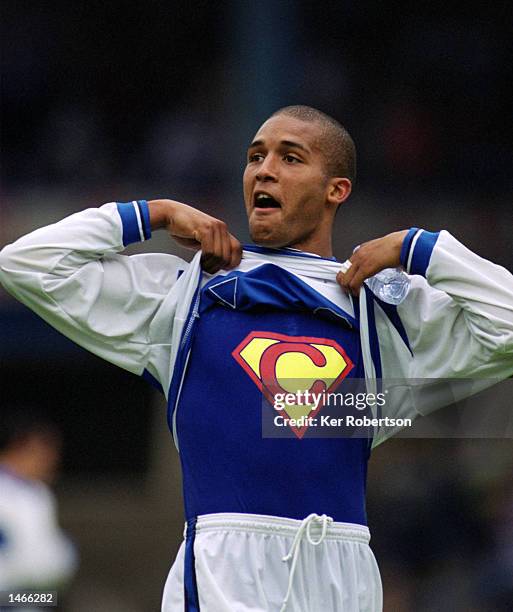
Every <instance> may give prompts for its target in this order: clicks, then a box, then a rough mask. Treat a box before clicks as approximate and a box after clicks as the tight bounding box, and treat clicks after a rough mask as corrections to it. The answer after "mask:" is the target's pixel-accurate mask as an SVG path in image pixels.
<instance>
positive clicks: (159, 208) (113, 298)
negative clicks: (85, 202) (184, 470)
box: [0, 200, 236, 386]
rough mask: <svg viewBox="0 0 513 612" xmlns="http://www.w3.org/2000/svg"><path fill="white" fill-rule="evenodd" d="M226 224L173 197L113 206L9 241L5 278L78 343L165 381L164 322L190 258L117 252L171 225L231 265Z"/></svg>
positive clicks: (216, 260) (1, 263)
mask: <svg viewBox="0 0 513 612" xmlns="http://www.w3.org/2000/svg"><path fill="white" fill-rule="evenodd" d="M219 224H222V222H218V221H217V220H216V219H213V218H212V217H209V216H208V215H205V214H204V213H201V212H200V211H196V210H195V209H193V208H191V207H188V206H186V205H185V204H180V203H178V202H173V201H171V200H155V201H152V202H149V203H147V202H145V201H144V200H142V201H137V202H136V201H134V202H129V203H126V204H117V203H110V204H105V205H104V206H101V207H100V208H90V209H87V210H84V211H82V212H79V213H76V214H74V215H71V216H69V217H67V218H65V219H63V220H62V221H60V222H58V223H55V224H53V225H49V226H47V227H43V228H41V229H38V230H36V231H34V232H32V233H30V234H28V235H27V236H23V237H22V238H20V239H19V240H17V241H16V242H15V243H13V244H11V245H8V246H6V247H5V248H4V249H3V250H2V251H1V252H0V282H1V283H2V284H3V285H4V287H5V288H6V289H7V290H8V291H9V292H10V293H11V294H12V295H13V296H14V297H15V298H17V299H18V300H20V301H21V302H23V303H24V304H26V305H27V306H28V307H29V308H31V309H32V310H34V311H35V312H36V313H37V314H38V315H40V316H41V317H42V318H43V319H44V320H45V321H47V322H48V323H49V324H50V325H52V326H53V327H55V328H56V329H58V330H59V331H60V332H62V333H63V334H64V335H66V336H67V337H69V338H70V339H71V340H73V341H74V342H76V343H77V344H79V345H80V346H83V347H84V348H86V349H87V350H89V351H91V352H93V353H95V354H96V355H98V356H100V357H102V358H104V359H106V360H108V361H110V362H112V363H115V364H116V365H118V366H120V367H123V368H124V369H126V370H129V371H131V372H133V373H136V374H139V375H140V374H142V373H143V372H144V370H147V371H148V372H149V373H150V374H152V376H154V377H155V378H157V380H159V382H161V384H163V386H164V384H165V383H166V382H167V380H162V378H163V377H165V376H166V373H167V366H168V363H166V360H167V356H168V354H169V351H170V345H169V343H170V334H169V335H168V336H162V334H161V327H160V325H159V321H161V320H163V319H166V325H165V329H168V330H169V329H170V326H171V325H172V315H173V312H174V310H173V299H175V304H176V303H177V302H178V301H179V300H180V299H181V297H180V296H181V294H182V292H181V290H180V287H179V286H177V285H180V283H179V282H178V283H177V280H178V278H179V276H180V274H181V273H182V272H183V271H184V270H185V269H186V268H187V266H188V264H187V263H186V262H185V261H183V260H181V259H179V258H178V257H174V256H172V255H165V254H148V255H134V256H131V257H127V256H123V255H120V254H119V252H120V251H122V250H123V249H124V248H125V247H126V246H127V245H128V244H130V243H132V242H135V241H139V240H146V239H149V238H150V237H151V230H152V229H160V228H165V229H167V230H168V231H169V233H170V234H171V235H174V236H175V235H176V236H177V237H178V238H179V239H181V241H182V242H183V241H185V242H188V243H189V244H188V245H189V246H193V247H195V248H200V247H201V246H202V245H203V244H206V247H207V249H208V250H207V252H206V255H207V256H209V259H207V261H206V263H207V265H208V264H210V265H211V266H214V267H215V266H220V265H225V257H224V256H223V248H226V246H225V243H226V239H225V240H224V243H223V239H222V233H223V232H222V228H220V227H219ZM222 225H223V226H224V224H222ZM209 232H210V235H212V234H213V237H212V238H211V239H210V242H211V244H210V243H209V241H208V240H209V239H208V238H207V234H208V233H209ZM226 233H227V232H226ZM218 235H219V237H220V238H221V239H220V240H219V239H218ZM232 238H233V237H230V240H231V239H232ZM233 240H234V239H233ZM235 247H236V245H234V251H235ZM229 255H230V258H229V260H230V262H231V252H229ZM174 294H176V295H175V297H174V298H173V295H174ZM166 308H167V309H168V310H169V313H168V315H169V316H168V315H166V313H165V312H163V309H164V310H165V309H166Z"/></svg>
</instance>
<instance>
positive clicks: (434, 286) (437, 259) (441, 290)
mask: <svg viewBox="0 0 513 612" xmlns="http://www.w3.org/2000/svg"><path fill="white" fill-rule="evenodd" d="M350 261H351V264H352V265H351V267H350V268H349V270H348V272H347V273H346V274H342V273H341V274H339V277H338V280H339V282H340V284H341V285H342V286H343V287H345V288H346V290H350V291H353V292H355V291H356V292H357V291H358V290H359V288H360V287H361V284H362V283H363V280H364V279H365V278H368V277H369V276H372V275H373V274H376V273H377V272H378V271H380V270H381V269H383V268H386V267H396V266H398V265H401V266H402V267H403V268H404V269H405V270H406V272H408V273H409V274H411V275H413V276H412V278H411V281H412V286H411V290H410V293H409V295H408V296H407V298H406V299H405V300H404V301H403V302H402V303H401V304H399V306H398V309H397V312H398V314H399V317H400V319H401V321H402V323H403V324H404V327H405V331H406V334H407V337H408V342H409V345H410V348H411V351H412V353H413V358H412V359H411V360H409V367H408V370H405V371H404V372H403V373H404V375H405V376H408V377H411V378H439V377H440V378H444V377H446V378H451V377H458V378H460V377H461V378H466V377H467V378H471V377H474V376H478V377H489V378H494V377H498V378H505V377H507V376H509V375H510V374H511V373H512V372H513V276H512V275H511V273H510V272H508V271H507V270H506V269H505V268H503V267H501V266H498V265H496V264H494V263H492V262H490V261H487V260H486V259H483V258H482V257H479V256H478V255H476V254H475V253H473V252H472V251H470V250H469V249H468V248H466V247H465V246H464V245H463V244H461V243H460V242H459V241H458V240H456V239H455V238H454V237H453V236H451V234H449V232H447V231H441V232H437V233H431V232H426V231H424V230H419V229H417V228H413V229H411V230H409V231H407V230H404V231H401V232H395V233H393V234H389V235H388V236H385V237H384V238H379V239H377V240H373V241H370V242H368V243H365V244H364V245H362V247H361V248H360V249H358V251H356V252H355V253H354V254H353V256H352V257H351V260H350ZM421 277H423V278H421Z"/></svg>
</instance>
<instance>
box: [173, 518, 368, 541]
mask: <svg viewBox="0 0 513 612" xmlns="http://www.w3.org/2000/svg"><path fill="white" fill-rule="evenodd" d="M302 524H303V521H302V520H298V519H292V518H285V517H281V516H269V515H265V514H245V513H235V512H219V513H215V514H202V515H200V516H198V518H197V521H196V533H197V534H198V533H203V532H206V531H227V530H228V531H241V532H245V533H262V534H267V535H278V536H284V537H290V538H294V537H295V536H296V534H297V533H298V529H299V528H300V527H301V525H302ZM185 527H186V528H187V524H186V525H185ZM322 531H323V526H322V525H321V524H320V523H318V522H312V524H311V525H310V533H311V535H312V536H313V537H319V536H320V535H321V533H322ZM184 535H185V532H184ZM323 539H326V540H349V541H354V542H362V543H364V544H368V543H369V542H370V532H369V528H368V527H366V526H365V525H357V524H356V523H338V522H335V521H331V522H330V523H329V524H328V525H327V526H326V527H325V535H324V537H323Z"/></svg>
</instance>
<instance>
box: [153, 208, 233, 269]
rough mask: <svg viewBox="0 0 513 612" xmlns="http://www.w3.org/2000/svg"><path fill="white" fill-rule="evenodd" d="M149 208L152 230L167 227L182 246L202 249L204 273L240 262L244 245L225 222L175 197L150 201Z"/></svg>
mask: <svg viewBox="0 0 513 612" xmlns="http://www.w3.org/2000/svg"><path fill="white" fill-rule="evenodd" d="M148 208H149V211H150V223H151V229H152V230H157V229H166V230H167V231H168V233H169V234H170V235H171V236H172V237H173V238H174V239H175V240H176V241H177V242H179V243H180V244H181V245H183V246H186V247H188V248H192V249H195V250H198V249H201V251H202V255H201V267H202V268H203V270H205V272H208V273H209V274H214V273H215V272H218V271H219V270H221V269H224V270H230V269H232V268H235V267H236V266H238V265H239V263H240V260H241V258H242V245H241V243H240V242H239V241H238V240H237V238H235V237H234V236H232V235H231V234H230V233H229V232H228V227H227V225H226V223H225V222H224V221H220V220H219V219H216V218H215V217H211V216H210V215H207V214H205V213H203V212H201V211H200V210H196V209H195V208H192V206H188V205H187V204H182V203H181V202H176V201H175V200H151V201H150V202H148Z"/></svg>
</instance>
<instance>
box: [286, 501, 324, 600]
mask: <svg viewBox="0 0 513 612" xmlns="http://www.w3.org/2000/svg"><path fill="white" fill-rule="evenodd" d="M315 522H322V531H321V535H320V536H319V539H318V540H314V539H313V538H312V536H311V534H310V527H311V525H312V523H315ZM332 522H333V519H332V518H331V516H327V515H326V514H322V515H321V516H319V515H318V514H315V513H313V514H309V515H308V516H307V517H306V518H305V519H303V520H302V521H301V525H299V527H298V530H297V531H296V535H295V536H294V541H293V542H292V546H291V547H290V550H289V552H288V554H287V555H285V556H284V557H283V558H282V561H289V560H290V559H292V565H291V567H290V574H289V584H288V587H287V594H286V595H285V599H284V600H283V603H282V605H281V608H280V612H284V611H285V608H286V607H287V603H288V601H289V597H290V594H291V592H292V582H293V580H294V573H295V571H296V564H297V559H298V556H299V547H300V545H301V539H302V538H303V534H304V533H305V531H306V539H307V540H308V542H309V543H310V544H311V545H312V546H319V544H320V543H321V542H322V541H323V540H324V538H325V537H326V533H327V531H328V525H329V524H330V523H332Z"/></svg>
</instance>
